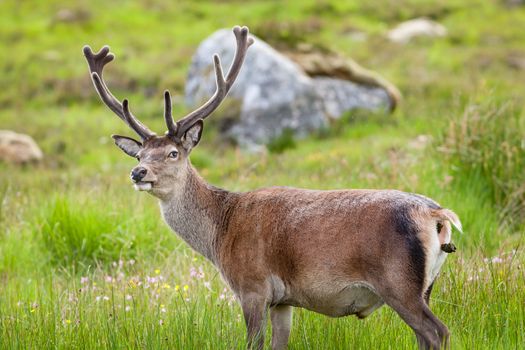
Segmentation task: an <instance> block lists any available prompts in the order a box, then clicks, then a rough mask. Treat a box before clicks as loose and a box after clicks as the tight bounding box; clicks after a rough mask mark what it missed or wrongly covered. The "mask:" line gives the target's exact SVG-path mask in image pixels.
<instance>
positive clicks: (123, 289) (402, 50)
mask: <svg viewBox="0 0 525 350" xmlns="http://www.w3.org/2000/svg"><path fill="white" fill-rule="evenodd" d="M419 16H427V17H430V18H432V19H435V20H437V21H439V22H440V23H442V24H443V25H445V26H446V27H447V29H448V36H447V37H445V38H440V39H434V40H427V39H421V40H415V41H413V42H411V43H409V44H407V45H398V44H393V43H390V42H388V41H387V40H386V39H385V33H386V31H387V30H388V29H389V28H392V27H393V26H395V25H396V24H397V23H399V22H401V21H403V20H407V19H410V18H414V17H419ZM235 24H243V25H247V26H249V27H250V30H251V32H252V33H254V34H255V35H257V36H259V37H261V38H263V39H265V40H267V41H269V42H270V43H272V44H274V45H276V46H285V47H286V46H293V45H295V44H297V43H303V42H306V43H310V44H312V45H314V46H321V47H327V48H330V49H333V50H335V51H338V52H340V53H342V54H344V55H347V56H348V57H352V58H353V59H355V60H356V61H357V62H359V63H360V64H362V65H363V66H365V67H367V68H370V69H373V70H376V71H377V72H379V73H381V74H382V75H384V76H385V77H386V78H387V79H389V80H390V81H392V82H393V83H394V84H396V85H397V86H398V87H399V89H400V90H401V91H402V93H403V97H404V98H403V101H402V103H401V104H400V106H399V109H398V110H397V111H396V112H395V113H394V114H393V115H385V114H382V113H378V114H371V113H363V112H354V113H350V114H349V115H347V116H345V117H344V118H342V120H340V121H338V122H337V123H335V125H333V127H332V128H330V129H329V130H324V131H320V132H319V133H318V134H316V135H312V136H310V137H309V138H307V139H302V140H290V139H282V140H276V142H275V143H274V146H273V147H272V148H271V151H269V152H267V153H264V154H248V153H246V152H243V150H242V149H239V148H238V147H235V146H233V145H231V144H229V143H227V142H225V141H224V140H221V138H220V136H219V134H218V132H217V131H216V129H215V128H214V123H213V117H211V118H210V122H207V124H206V127H205V130H204V135H203V139H202V141H201V143H200V145H199V147H198V148H197V149H195V150H194V152H193V153H192V162H193V164H194V165H195V167H196V168H197V169H198V170H199V172H200V173H201V175H202V176H203V177H205V178H206V179H207V180H208V181H209V182H211V183H213V184H214V185H217V186H219V187H223V188H226V189H229V190H233V191H247V190H251V189H255V188H258V187H263V186H271V185H287V186H295V187H307V188H317V189H333V188H397V189H400V190H405V191H411V192H418V193H422V194H425V195H427V196H429V197H432V198H434V199H435V200H437V201H438V202H440V203H441V204H442V205H443V206H445V207H448V208H451V209H453V210H454V211H455V212H456V213H457V214H458V215H459V216H460V218H461V220H462V223H463V227H464V231H465V232H464V234H463V235H459V234H458V233H457V232H456V233H454V242H455V243H456V246H457V247H458V251H457V252H456V253H455V254H452V255H450V256H449V258H448V259H447V262H446V264H445V266H444V268H443V269H442V273H441V276H440V278H439V279H438V281H437V283H436V286H435V288H434V292H433V294H432V298H431V308H432V310H433V311H434V313H435V314H436V315H437V316H438V317H439V318H440V319H441V320H442V321H443V322H444V323H445V324H446V325H447V326H448V327H449V328H450V331H451V334H452V335H451V344H452V348H453V349H519V348H523V346H524V345H523V344H525V270H524V268H525V247H524V243H525V238H524V234H523V232H524V228H525V171H524V168H525V111H524V109H523V106H524V104H525V31H524V28H525V7H521V8H519V7H517V8H509V7H507V6H506V5H505V4H504V1H496V0H488V1H484V0H468V1H457V0H450V1H440V2H433V1H430V0H401V1H396V2H386V3H385V2H382V1H379V0H374V1H366V2H365V1H362V2H361V1H356V0H352V1H347V2H341V1H335V0H334V1H311V0H308V1H289V2H280V1H262V0H261V1H220V2H212V1H198V2H189V1H181V2H171V1H168V0H159V1H150V0H140V1H135V2H125V1H100V0H95V1H91V2H78V3H74V2H67V1H57V0H50V1H45V2H44V1H42V2H25V1H14V0H8V1H2V2H0V51H1V52H2V54H1V55H0V72H1V76H0V129H10V130H14V131H17V132H22V133H27V134H29V135H31V136H33V138H34V139H35V140H36V141H37V143H38V144H39V145H41V147H42V149H43V151H44V153H45V160H44V162H43V163H42V164H39V165H32V166H31V165H28V166H24V167H16V166H12V165H8V164H4V163H0V349H47V348H57V349H94V348H112V349H129V348H145V349H152V348H169V349H242V348H243V347H244V346H245V339H244V336H245V333H244V332H245V331H244V321H243V320H242V316H241V311H240V308H239V306H238V305H237V304H236V302H235V301H234V299H233V296H232V293H231V292H230V291H229V290H228V289H226V288H225V285H224V283H223V282H222V280H221V278H220V276H219V275H218V273H217V272H216V271H215V270H214V269H213V267H212V266H211V265H210V264H209V263H208V262H207V261H205V259H204V258H202V257H201V256H199V255H197V254H196V253H194V252H193V251H192V250H191V249H190V248H189V247H188V246H187V245H186V244H185V243H184V242H182V241H181V240H179V239H178V238H177V236H176V235H174V234H173V233H171V232H170V230H169V229H168V228H167V226H166V225H165V224H164V223H163V222H162V219H161V217H160V213H159V210H158V205H157V203H156V200H155V199H154V198H153V197H151V196H148V195H147V194H145V193H139V192H135V191H134V190H133V189H132V186H131V183H130V181H129V176H128V174H129V170H130V169H131V168H132V167H133V166H134V164H135V162H136V161H135V160H134V159H132V158H129V157H127V156H125V155H124V154H123V153H122V152H120V150H118V149H117V148H116V147H115V146H114V145H113V143H112V140H111V138H110V135H111V134H113V133H119V134H123V135H131V134H132V132H131V131H130V130H128V129H127V127H126V126H125V125H124V123H122V122H121V121H120V120H119V119H118V118H117V117H116V116H115V115H113V114H112V113H111V112H110V111H109V110H107V109H106V107H105V106H103V105H102V103H101V102H100V101H99V99H98V97H97V96H96V93H95V91H94V89H93V88H92V85H91V82H90V80H89V75H88V70H87V65H86V63H85V60H84V57H83V55H82V51H81V49H82V46H83V45H84V44H89V45H91V46H92V47H93V48H94V49H97V50H98V49H99V48H100V47H101V46H102V45H104V44H109V45H110V46H111V48H112V51H113V52H115V54H116V56H117V59H116V60H115V62H114V63H112V64H110V65H109V66H108V67H107V68H106V74H105V79H106V81H107V82H108V84H109V85H110V87H111V89H112V91H113V92H114V93H115V94H116V95H117V96H118V97H119V98H124V97H128V98H129V99H130V101H131V104H132V107H133V110H134V113H135V115H137V116H138V117H139V118H141V120H142V121H144V122H145V123H146V124H147V125H148V126H150V127H151V128H152V129H153V130H155V131H157V132H159V133H160V132H163V131H164V130H165V126H164V125H163V118H162V103H163V100H162V92H163V90H164V89H166V88H169V89H170V90H171V91H172V93H173V94H174V100H175V101H174V102H175V107H174V108H175V109H174V114H176V115H183V114H184V113H185V112H187V110H186V109H185V107H184V103H183V94H184V81H185V75H186V72H187V69H188V67H189V64H190V59H191V55H192V53H193V52H194V50H195V49H196V47H197V45H198V44H199V42H200V41H201V40H203V39H204V38H205V37H207V36H208V35H209V34H211V33H212V32H213V31H215V30H216V29H218V28H223V27H232V26H233V25H235ZM356 32H359V33H364V36H365V40H358V39H356V38H362V37H363V34H360V35H359V36H355V35H353V33H356ZM520 60H521V61H520ZM519 62H521V65H520V63H519ZM294 313H295V314H294V324H293V328H292V333H291V339H290V345H289V348H290V349H404V348H415V347H416V343H415V337H414V336H413V333H412V331H411V330H410V329H409V328H408V326H406V325H405V324H404V323H403V322H402V321H401V319H400V318H399V317H398V316H397V314H395V313H394V312H393V311H391V310H390V309H389V308H388V307H383V308H381V309H380V310H378V311H376V312H375V313H374V314H372V315H371V316H370V317H368V318H367V319H365V320H363V321H360V320H358V319H357V318H354V317H347V318H340V319H331V318H327V317H325V316H321V315H318V314H314V313H312V312H309V311H306V310H300V309H296V310H295V312H294ZM269 335H270V334H268V337H267V344H268V346H269V338H270V337H269Z"/></svg>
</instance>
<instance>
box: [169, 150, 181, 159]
mask: <svg viewBox="0 0 525 350" xmlns="http://www.w3.org/2000/svg"><path fill="white" fill-rule="evenodd" d="M178 155H179V152H177V151H171V152H170V153H169V154H168V158H177V156H178Z"/></svg>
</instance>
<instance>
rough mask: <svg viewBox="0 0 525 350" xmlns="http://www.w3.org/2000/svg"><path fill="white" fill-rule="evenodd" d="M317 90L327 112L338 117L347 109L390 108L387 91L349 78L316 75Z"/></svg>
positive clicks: (329, 115) (333, 117)
mask: <svg viewBox="0 0 525 350" xmlns="http://www.w3.org/2000/svg"><path fill="white" fill-rule="evenodd" d="M313 80H314V84H315V86H316V89H317V92H318V93H319V94H320V95H321V96H322V97H323V100H324V105H325V110H326V113H327V114H328V117H330V118H332V119H338V118H339V117H340V116H341V115H343V114H344V113H345V112H346V111H349V110H352V109H357V108H362V109H373V110H380V109H384V110H387V109H390V108H391V100H390V98H389V96H388V94H387V92H386V91H385V90H384V89H382V88H380V87H375V86H365V85H358V84H356V83H353V82H351V81H348V80H342V79H335V78H329V77H314V78H313Z"/></svg>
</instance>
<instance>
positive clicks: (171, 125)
mask: <svg viewBox="0 0 525 350" xmlns="http://www.w3.org/2000/svg"><path fill="white" fill-rule="evenodd" d="M164 120H165V121H166V126H167V127H168V135H172V136H175V135H176V134H177V124H175V121H174V120H173V115H172V113H171V95H170V92H169V91H168V90H166V91H164Z"/></svg>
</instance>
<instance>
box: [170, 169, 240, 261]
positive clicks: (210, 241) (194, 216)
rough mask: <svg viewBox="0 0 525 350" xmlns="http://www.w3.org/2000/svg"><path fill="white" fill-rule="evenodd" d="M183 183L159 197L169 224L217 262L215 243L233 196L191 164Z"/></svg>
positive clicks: (225, 219)
mask: <svg viewBox="0 0 525 350" xmlns="http://www.w3.org/2000/svg"><path fill="white" fill-rule="evenodd" d="M184 171H185V172H186V174H184V176H182V178H183V179H182V181H180V182H178V183H177V185H176V186H174V188H173V190H172V191H171V192H170V193H169V195H166V196H163V197H162V198H160V207H161V211H162V215H163V217H164V220H165V221H166V223H167V224H168V225H169V226H170V227H171V229H172V230H173V231H175V232H176V233H177V234H178V235H179V236H180V237H181V238H182V239H183V240H184V241H186V243H188V244H189V245H190V246H191V247H192V248H193V249H194V250H195V251H197V252H198V253H200V254H202V255H203V256H204V257H206V258H207V259H209V260H210V261H212V262H213V263H216V256H217V254H216V242H217V237H218V235H220V233H221V228H222V227H224V225H225V222H226V221H227V217H226V215H224V213H227V212H228V210H227V206H228V205H230V204H231V202H232V197H234V195H233V194H232V193H230V192H228V191H225V190H221V189H219V188H216V187H214V186H211V185H209V184H208V183H207V182H206V181H205V180H204V179H203V178H201V177H200V176H199V174H198V173H197V171H196V170H195V169H194V168H193V167H192V166H191V163H189V161H188V166H187V168H186V169H185V170H184Z"/></svg>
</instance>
